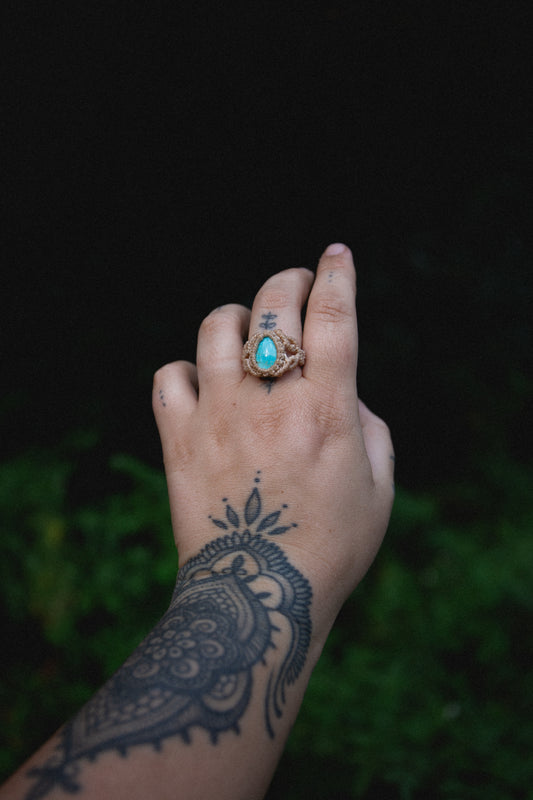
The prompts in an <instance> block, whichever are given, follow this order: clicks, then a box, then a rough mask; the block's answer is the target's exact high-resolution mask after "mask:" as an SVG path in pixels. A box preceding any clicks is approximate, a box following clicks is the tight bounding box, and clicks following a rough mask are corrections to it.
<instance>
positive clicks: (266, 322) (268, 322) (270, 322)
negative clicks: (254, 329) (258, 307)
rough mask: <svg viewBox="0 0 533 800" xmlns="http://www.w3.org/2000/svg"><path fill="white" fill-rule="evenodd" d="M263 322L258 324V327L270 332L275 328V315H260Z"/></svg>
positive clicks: (269, 313)
mask: <svg viewBox="0 0 533 800" xmlns="http://www.w3.org/2000/svg"><path fill="white" fill-rule="evenodd" d="M261 317H262V319H263V322H260V323H259V327H260V328H262V329H263V330H265V331H271V330H273V329H274V328H275V327H276V323H275V321H274V320H276V319H277V318H278V315H277V314H273V313H272V312H271V311H269V312H268V314H261Z"/></svg>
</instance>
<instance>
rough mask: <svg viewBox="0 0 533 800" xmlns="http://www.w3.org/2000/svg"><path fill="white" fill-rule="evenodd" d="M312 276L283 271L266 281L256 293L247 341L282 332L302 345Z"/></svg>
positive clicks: (305, 271) (307, 271) (305, 272)
mask: <svg viewBox="0 0 533 800" xmlns="http://www.w3.org/2000/svg"><path fill="white" fill-rule="evenodd" d="M313 280H314V274H313V273H312V272H311V271H310V270H308V269H302V268H297V269H286V270H284V271H283V272H278V273H277V274H276V275H273V276H272V277H271V278H269V279H268V280H267V281H266V283H264V284H263V286H262V287H261V289H260V290H259V291H258V293H257V295H256V297H255V300H254V304H253V306H252V314H251V317H250V330H249V337H250V338H251V337H252V336H254V335H255V334H258V333H259V334H264V333H268V332H269V331H274V330H275V329H281V330H282V331H283V332H284V333H285V334H287V336H291V337H292V338H293V339H295V340H296V342H297V343H298V344H299V345H301V341H302V318H301V313H302V307H303V305H304V303H305V301H306V300H307V297H308V295H309V292H310V290H311V286H312V285H313Z"/></svg>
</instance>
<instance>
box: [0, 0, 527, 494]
mask: <svg viewBox="0 0 533 800" xmlns="http://www.w3.org/2000/svg"><path fill="white" fill-rule="evenodd" d="M12 9H13V13H12V15H11V18H10V19H9V24H8V26H7V27H6V30H7V32H8V39H9V42H8V47H7V54H8V59H9V63H10V80H9V85H8V88H7V102H6V104H5V109H6V113H5V115H4V120H5V126H4V127H5V129H6V130H7V138H6V143H5V145H4V148H3V149H4V157H5V158H6V161H7V186H6V189H5V190H4V203H5V208H4V222H6V223H7V225H6V242H5V244H4V255H5V259H4V260H5V263H6V268H5V272H4V275H5V277H4V293H3V299H4V302H3V313H2V316H3V326H2V327H3V329H4V336H3V338H4V346H5V349H4V352H5V357H6V358H7V365H6V362H4V369H3V373H4V378H5V379H7V381H8V385H7V387H6V388H7V395H4V400H3V403H4V409H3V410H4V420H5V424H4V435H5V436H7V440H6V441H5V443H4V448H5V451H6V452H7V453H10V452H12V451H13V450H17V449H18V448H20V447H22V446H24V445H26V444H28V443H34V442H35V441H41V440H44V441H54V440H56V439H57V437H58V436H60V435H61V433H62V432H63V431H65V430H66V429H68V428H69V426H72V425H86V424H87V423H88V424H89V425H93V424H96V425H97V426H99V427H100V428H102V429H103V430H105V432H106V435H107V437H109V439H110V440H112V447H114V448H116V447H119V448H120V447H125V446H126V447H127V448H128V449H129V450H131V451H133V452H135V453H137V454H140V455H145V456H147V457H148V458H149V459H150V460H154V459H157V458H159V451H158V443H157V437H156V436H155V433H154V430H155V429H154V427H153V424H152V421H151V411H150V407H149V406H150V402H149V401H150V382H151V376H152V373H153V372H154V371H155V369H156V368H157V367H158V366H160V365H161V364H162V363H165V362H166V361H168V360H174V359H176V358H188V359H191V360H193V359H194V347H195V336H196V329H197V326H198V324H199V322H200V321H201V319H202V318H203V316H204V315H205V314H206V313H208V312H209V311H210V310H211V309H212V308H213V307H214V306H216V305H219V304H221V303H223V302H228V301H237V302H243V303H246V304H250V303H251V301H252V298H253V295H254V293H255V291H256V289H257V288H258V287H259V285H260V284H261V282H262V281H263V280H264V279H265V277H267V276H268V275H270V274H271V273H272V272H274V271H276V270H278V269H279V268H284V267H287V266H303V265H306V266H311V267H314V265H315V264H316V262H317V260H318V257H319V255H320V253H321V252H322V250H323V248H324V247H325V246H326V245H327V244H328V243H329V242H330V241H337V240H340V241H345V242H347V243H348V244H349V245H350V246H351V247H352V248H353V250H354V252H355V256H356V260H357V267H358V277H359V309H360V326H361V373H360V385H361V393H362V395H363V396H364V397H366V399H367V402H368V403H369V404H371V405H372V406H373V407H374V408H375V409H376V410H377V411H378V412H379V413H381V414H382V415H383V416H384V417H385V418H386V419H387V420H388V421H389V422H390V425H391V428H392V430H393V432H394V435H395V440H396V447H397V451H398V456H399V469H400V475H405V480H408V481H411V480H415V481H428V482H431V481H432V480H434V478H435V476H436V475H439V476H442V474H443V472H444V473H447V474H449V473H455V472H456V471H457V469H458V468H460V467H461V465H463V464H464V463H465V459H468V456H469V454H470V453H471V452H472V450H473V449H475V448H476V447H479V446H480V442H479V441H478V440H477V439H476V436H477V437H481V438H486V439H491V438H492V437H493V436H500V437H501V436H504V438H505V437H507V436H510V437H511V441H508V442H506V443H508V444H509V446H513V447H518V449H520V448H521V441H523V438H522V434H521V431H520V430H519V435H518V436H517V435H516V433H517V432H516V430H515V424H514V423H513V419H510V418H508V417H512V418H514V419H515V420H516V413H515V412H516V408H515V407H513V408H512V409H502V408H501V402H503V404H504V405H505V404H506V400H505V394H506V393H507V392H508V384H509V381H510V380H511V379H512V378H511V373H512V372H513V369H516V368H519V367H520V366H521V365H522V364H523V359H524V357H525V356H526V351H527V350H528V349H529V342H530V341H531V339H530V338H529V337H530V333H531V328H530V319H529V317H530V315H529V310H528V309H529V306H528V304H529V302H530V300H531V284H532V281H531V277H530V272H531V270H530V260H529V255H530V253H531V238H530V230H529V225H528V222H529V206H530V200H531V196H530V177H531V151H530V149H529V134H530V127H529V118H528V113H529V106H530V104H529V99H530V95H529V90H530V82H529V69H528V67H529V62H528V56H529V52H528V42H529V37H528V36H527V24H526V20H527V17H526V10H527V4H523V5H522V4H513V3H511V4H509V3H503V2H502V3H498V2H489V3H486V2H479V3H477V2H466V3H457V4H453V3H452V4H449V3H446V4H444V3H435V4H427V3H376V2H371V3H357V2H352V3H349V2H327V3H326V2H322V3H320V2H319V3H316V4H312V5H308V4H305V3H294V4H288V5H284V6H283V7H282V6H281V5H278V4H267V3H249V4H242V5H241V4H234V5H232V4H224V5H222V4H214V3H202V2H200V3H195V4H193V5H187V4H181V3H180V4H177V3H173V2H156V3H150V4H146V5H144V4H136V3H125V4H122V3H106V4H99V3H89V4H76V3H65V4H54V3H52V4H51V5H49V4H46V5H41V6H39V7H37V8H33V7H31V6H29V5H28V4H25V3H17V4H12ZM498 396H499V397H500V399H501V402H499V401H498ZM6 398H7V399H6ZM6 404H7V405H6ZM504 411H505V412H506V413H507V412H511V413H508V416H506V417H505V419H502V417H501V414H502V413H503V412H504ZM472 417H476V418H477V419H475V420H473V419H472ZM472 424H474V427H475V430H474V431H473V430H472ZM502 427H503V429H504V430H502ZM473 433H474V434H475V436H474V438H472V434H473ZM110 446H111V445H110Z"/></svg>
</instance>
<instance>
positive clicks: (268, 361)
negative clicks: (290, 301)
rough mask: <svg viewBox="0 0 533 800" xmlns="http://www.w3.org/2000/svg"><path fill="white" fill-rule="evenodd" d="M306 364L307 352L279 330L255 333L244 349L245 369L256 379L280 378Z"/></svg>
mask: <svg viewBox="0 0 533 800" xmlns="http://www.w3.org/2000/svg"><path fill="white" fill-rule="evenodd" d="M304 364H305V352H304V351H303V350H302V349H301V347H299V346H298V342H297V341H296V339H293V338H292V336H287V334H286V333H283V331H282V330H280V329H279V328H276V330H273V331H261V332H260V333H255V334H254V335H253V336H251V337H250V338H249V339H248V341H247V342H246V343H245V345H244V347H243V349H242V366H243V369H244V371H245V372H249V373H250V375H255V377H256V378H279V376H280V375H283V374H284V373H285V372H288V371H289V370H291V369H294V368H295V367H303V365H304Z"/></svg>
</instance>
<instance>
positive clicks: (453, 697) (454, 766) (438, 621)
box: [269, 464, 533, 800]
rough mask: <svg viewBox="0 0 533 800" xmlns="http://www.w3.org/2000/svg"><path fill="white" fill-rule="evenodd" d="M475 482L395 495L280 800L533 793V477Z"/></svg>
mask: <svg viewBox="0 0 533 800" xmlns="http://www.w3.org/2000/svg"><path fill="white" fill-rule="evenodd" d="M478 481H479V483H478V484H477V485H476V484H474V483H472V484H471V485H469V486H464V485H463V486H462V487H459V488H454V489H453V490H448V491H443V492H441V493H440V497H439V498H438V499H437V497H435V499H430V498H427V497H420V496H415V495H412V494H409V493H407V492H403V491H400V492H399V493H398V497H397V501H396V504H395V509H394V514H393V518H392V521H391V526H390V530H389V533H388V535H387V539H386V543H385V545H384V547H383V549H382V551H381V553H380V555H379V556H378V559H377V561H376V564H375V565H374V567H373V568H372V570H371V572H370V574H369V575H368V576H367V578H366V579H365V581H363V583H362V584H361V586H360V588H359V589H358V590H357V592H356V593H355V594H354V595H353V597H352V598H351V599H350V601H349V603H348V604H347V606H346V607H345V609H344V611H343V613H342V614H341V616H340V618H339V620H338V622H337V625H336V627H335V629H334V631H333V634H332V636H331V637H330V640H329V641H328V644H327V646H326V648H325V651H324V653H323V655H322V658H321V660H320V662H319V664H318V666H317V668H316V670H315V672H314V674H313V677H312V679H311V683H310V686H309V689H308V692H307V694H306V698H305V701H304V705H303V708H302V711H301V714H300V716H299V718H298V720H297V723H296V725H295V727H294V730H293V732H292V735H291V738H290V740H289V745H288V750H287V755H286V756H285V758H284V761H283V762H282V766H281V768H280V770H279V773H278V776H277V778H276V780H275V782H274V785H273V787H272V790H271V793H270V795H269V796H270V797H271V798H272V800H273V798H275V797H276V798H277V797H280V798H291V800H292V798H295V799H296V798H300V797H301V798H304V797H305V798H307V800H309V798H323V797H328V798H333V797H334V798H351V797H353V798H380V799H381V798H402V800H403V799H404V798H405V799H407V798H428V797H432V798H433V797H438V798H449V800H455V799H456V798H457V799H459V798H461V800H464V799H465V798H472V800H478V798H479V800H482V799H483V800H487V798H488V799H489V800H492V798H494V800H497V799H498V800H499V799H500V798H515V797H516V798H518V797H524V798H525V797H533V791H532V790H531V788H530V787H531V786H532V785H533V761H532V759H531V752H532V750H533V713H532V712H533V675H532V673H531V656H532V652H531V619H532V611H533V592H532V591H531V587H532V585H533V548H531V541H530V536H531V530H533V474H532V473H531V471H530V470H526V469H524V468H519V467H517V466H513V465H511V464H501V465H490V466H489V467H488V468H487V469H486V471H485V474H484V475H483V476H478ZM456 520H462V521H461V522H457V521H456ZM310 765H312V766H310ZM310 770H311V772H312V779H311V780H309V777H310V776H309V772H310ZM305 776H307V777H305ZM288 787H290V789H288Z"/></svg>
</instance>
